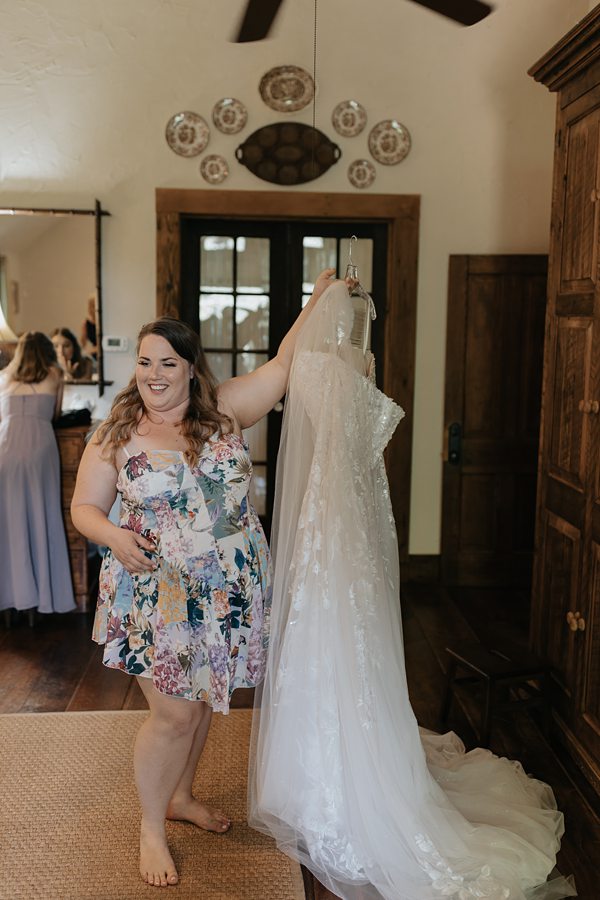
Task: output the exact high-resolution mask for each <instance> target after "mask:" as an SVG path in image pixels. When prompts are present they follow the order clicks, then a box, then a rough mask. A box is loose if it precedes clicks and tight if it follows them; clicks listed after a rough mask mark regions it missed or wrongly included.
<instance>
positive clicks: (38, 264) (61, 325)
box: [0, 201, 110, 396]
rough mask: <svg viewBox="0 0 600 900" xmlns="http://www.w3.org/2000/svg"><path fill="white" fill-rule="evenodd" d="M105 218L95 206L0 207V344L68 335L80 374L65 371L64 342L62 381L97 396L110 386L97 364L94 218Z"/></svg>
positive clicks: (98, 279)
mask: <svg viewBox="0 0 600 900" xmlns="http://www.w3.org/2000/svg"><path fill="white" fill-rule="evenodd" d="M106 215H108V213H107V212H106V210H103V209H102V208H101V205H100V203H99V202H98V201H96V202H95V205H94V208H93V209H35V208H30V209H27V208H24V207H10V208H8V207H0V325H3V326H4V327H3V331H4V334H3V335H2V339H3V340H4V342H5V344H6V342H10V341H11V340H14V339H15V338H16V337H18V336H19V335H20V334H22V333H23V332H24V331H43V332H44V333H45V334H47V335H49V336H52V333H53V332H54V331H55V330H56V329H68V331H69V332H71V333H72V335H74V337H75V338H76V340H77V342H78V344H79V345H80V347H81V349H82V352H83V356H84V359H83V363H82V365H81V366H75V367H72V363H71V362H70V361H67V362H66V363H65V359H68V357H69V352H70V351H69V349H68V344H69V343H71V342H70V341H69V340H68V339H67V349H66V350H65V357H64V358H62V364H63V367H65V371H66V381H73V382H75V383H77V384H94V385H97V386H98V392H99V394H100V396H101V395H102V394H103V393H104V386H105V384H109V383H110V382H106V381H105V379H104V364H103V356H102V276H101V273H102V267H101V256H102V218H103V217H104V216H106ZM2 320H4V322H2ZM57 341H59V338H58V336H57ZM63 344H64V341H63ZM59 361H61V358H60V357H59ZM71 368H72V371H69V369H71Z"/></svg>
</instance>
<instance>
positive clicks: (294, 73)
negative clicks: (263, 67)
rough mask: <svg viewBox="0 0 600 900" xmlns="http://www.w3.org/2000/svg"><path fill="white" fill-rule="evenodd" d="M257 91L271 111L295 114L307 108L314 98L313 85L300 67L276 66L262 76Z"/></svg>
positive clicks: (308, 75)
mask: <svg viewBox="0 0 600 900" xmlns="http://www.w3.org/2000/svg"><path fill="white" fill-rule="evenodd" d="M258 90H259V93H260V96H261V97H262V99H263V101H264V102H265V103H266V104H267V106H269V107H270V108H271V109H275V110H277V112H296V111H297V110H299V109H304V107H305V106H308V104H309V103H310V101H311V100H312V98H313V97H314V96H315V83H314V81H313V80H312V76H311V75H310V74H309V73H308V72H307V71H306V69H301V68H300V66H276V67H275V68H274V69H269V71H268V72H266V73H265V74H264V75H263V77H262V78H261V80H260V84H259V86H258Z"/></svg>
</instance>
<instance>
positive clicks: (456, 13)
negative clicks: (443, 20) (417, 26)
mask: <svg viewBox="0 0 600 900" xmlns="http://www.w3.org/2000/svg"><path fill="white" fill-rule="evenodd" d="M413 3H418V4H419V6H426V7H427V8H428V9H432V10H433V11H434V12H437V13H440V14H441V15H442V16H446V17H447V18H448V19H454V21H455V22H460V24H461V25H475V23H476V22H480V21H481V20H482V19H485V17H486V16H487V15H489V14H490V13H491V11H492V10H493V8H494V7H493V6H490V5H489V3H482V2H481V0H413Z"/></svg>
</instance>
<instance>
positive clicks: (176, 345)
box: [97, 316, 233, 466]
mask: <svg viewBox="0 0 600 900" xmlns="http://www.w3.org/2000/svg"><path fill="white" fill-rule="evenodd" d="M149 334H156V335H158V336H159V337H162V338H164V339H165V340H166V341H168V342H169V344H170V345H171V347H172V348H173V350H174V351H175V352H176V353H177V355H178V356H181V357H182V358H183V359H185V360H186V361H187V362H188V363H190V364H191V366H192V368H193V372H194V375H193V377H192V378H191V379H190V402H189V405H188V408H187V411H186V414H185V416H184V418H183V420H182V434H183V436H184V437H185V439H186V441H187V445H188V446H187V449H186V451H185V454H184V455H185V458H186V461H187V462H188V463H189V464H190V465H192V466H193V465H195V464H196V462H197V460H198V456H199V454H200V451H201V450H202V447H203V446H204V444H205V443H206V441H207V440H208V439H209V438H210V437H211V436H212V435H213V434H214V433H215V431H216V432H218V434H219V435H221V434H223V431H224V430H225V431H227V432H229V431H231V430H232V428H233V422H232V420H231V419H230V417H229V416H227V415H225V414H224V413H221V412H219V410H218V408H217V381H216V379H215V377H214V375H213V374H212V372H211V371H210V368H209V365H208V363H207V361H206V356H205V355H204V350H203V349H202V346H201V344H200V338H199V336H198V335H197V334H196V332H195V331H193V330H192V329H191V328H190V327H189V325H186V324H185V322H180V321H179V319H173V318H171V317H170V316H161V317H160V318H159V319H155V320H154V321H153V322H149V323H148V324H147V325H144V326H143V327H142V328H141V330H140V333H139V334H138V338H137V345H136V355H138V354H139V352H140V344H141V343H142V340H143V339H144V338H145V337H146V336H147V335H149ZM145 411H146V409H145V407H144V403H143V400H142V398H141V396H140V392H139V390H138V386H137V381H136V378H135V375H133V376H132V378H131V380H130V382H129V384H128V385H127V387H126V388H124V389H123V390H122V391H121V392H120V393H119V394H117V396H116V397H115V399H114V401H113V404H112V407H111V410H110V413H109V415H108V418H107V419H105V421H104V422H103V423H102V425H100V427H99V428H98V432H97V436H98V440H99V441H100V443H103V444H104V445H105V447H104V453H105V457H106V458H107V459H109V460H110V461H111V462H112V464H113V465H116V459H117V453H118V451H119V449H120V448H121V447H123V446H124V444H126V443H127V441H128V440H129V438H130V437H131V433H132V432H133V431H134V429H135V427H136V426H137V424H138V422H139V420H140V419H141V417H142V415H143V414H144V412H145Z"/></svg>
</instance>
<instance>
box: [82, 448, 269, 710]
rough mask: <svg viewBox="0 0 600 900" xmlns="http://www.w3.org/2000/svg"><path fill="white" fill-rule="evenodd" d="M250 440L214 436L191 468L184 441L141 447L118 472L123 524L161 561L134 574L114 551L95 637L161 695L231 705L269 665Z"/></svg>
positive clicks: (105, 571)
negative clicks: (179, 446)
mask: <svg viewBox="0 0 600 900" xmlns="http://www.w3.org/2000/svg"><path fill="white" fill-rule="evenodd" d="M251 477H252V463H251V461H250V456H249V453H248V447H247V445H246V443H245V441H244V440H243V439H242V438H241V437H239V436H238V435H236V434H224V435H221V436H220V437H214V438H212V439H211V440H209V441H207V442H206V444H205V446H204V448H203V451H202V453H201V454H200V457H199V460H198V462H197V464H196V465H195V466H194V467H193V468H192V467H190V466H189V465H188V463H187V462H186V460H185V458H184V456H183V453H182V452H180V451H178V450H160V451H159V450H146V451H143V452H137V451H136V452H134V453H133V454H132V455H130V456H129V458H128V459H127V462H126V463H125V465H124V466H123V468H122V469H121V471H120V472H119V477H118V481H117V490H118V491H119V493H120V495H121V514H120V525H121V527H122V528H129V529H131V530H132V531H135V532H137V533H138V534H143V535H144V536H145V537H147V538H149V539H150V540H151V541H153V543H154V544H155V546H156V553H155V554H153V557H152V558H153V559H154V560H155V562H156V569H155V570H153V571H148V572H144V573H143V574H141V575H132V574H130V573H129V572H128V571H127V570H126V569H125V567H124V566H123V565H122V564H121V563H120V562H119V561H118V560H117V559H116V558H115V557H114V556H113V554H112V552H111V551H110V550H108V552H107V554H106V556H105V557H104V561H103V563H102V569H101V572H100V590H99V596H98V607H97V610H96V617H95V621H94V631H93V639H94V640H95V641H97V643H99V644H104V645H105V649H104V656H103V661H104V664H105V665H106V666H109V667H111V668H116V669H122V670H124V671H126V672H129V673H130V674H132V675H142V676H145V677H148V678H152V681H153V683H154V686H155V687H156V688H157V689H158V690H159V691H161V693H164V694H170V695H172V696H174V697H183V698H186V699H188V700H204V701H206V702H207V703H208V704H209V705H210V706H212V708H213V709H214V710H216V711H218V712H223V713H227V712H228V710H229V700H230V697H231V694H232V692H233V691H234V690H235V688H238V687H253V686H254V685H256V684H258V683H259V682H260V681H261V680H262V678H263V675H264V669H265V663H266V653H267V645H268V634H269V611H270V606H271V563H270V556H269V548H268V545H267V542H266V538H265V535H264V532H263V530H262V526H261V524H260V521H259V519H258V516H257V514H256V512H255V510H254V509H253V507H252V505H251V503H250V500H249V497H248V492H249V488H250V480H251Z"/></svg>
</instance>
